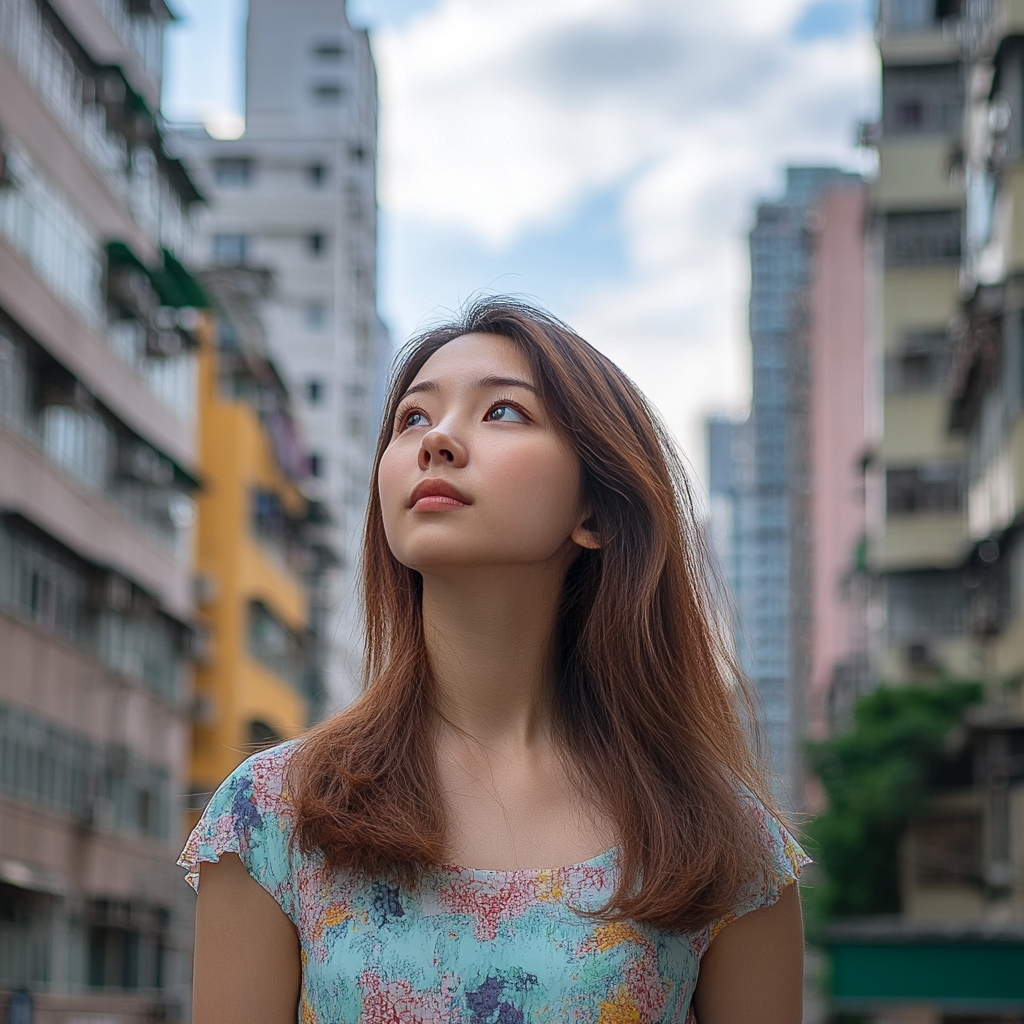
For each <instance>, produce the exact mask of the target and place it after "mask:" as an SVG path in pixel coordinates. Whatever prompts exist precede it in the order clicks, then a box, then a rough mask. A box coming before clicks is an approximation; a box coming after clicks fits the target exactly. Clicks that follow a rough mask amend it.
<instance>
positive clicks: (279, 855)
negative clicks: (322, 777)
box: [178, 742, 296, 921]
mask: <svg viewBox="0 0 1024 1024" xmlns="http://www.w3.org/2000/svg"><path fill="white" fill-rule="evenodd" d="M294 749H295V743H294V742H290V743H285V744H282V745H280V746H278V747H273V748H271V749H270V750H266V751H262V752H261V753H259V754H255V755H253V756H252V757H250V758H249V759H248V760H246V761H243V762H242V763H241V764H240V765H239V766H238V767H237V768H236V769H235V770H234V771H233V772H232V773H231V774H230V775H229V776H228V777H227V778H226V779H225V780H224V781H223V782H222V783H221V785H220V787H219V788H218V789H217V792H216V793H214V794H213V797H212V798H211V800H210V802H209V804H207V806H206V810H205V811H204V812H203V815H202V817H201V818H200V819H199V823H198V824H197V825H196V827H195V828H194V829H193V830H192V834H191V835H190V836H189V838H188V842H187V843H186V844H185V849H184V850H182V853H181V857H180V858H179V859H178V864H179V865H180V866H181V867H183V868H185V870H186V876H185V878H186V881H187V882H188V883H189V884H190V885H191V886H192V888H193V889H195V890H196V892H198V891H199V865H200V864H202V863H203V862H204V861H205V862H207V863H216V862H217V861H219V860H220V857H221V854H224V853H237V854H238V857H239V859H240V860H241V861H242V863H243V864H244V865H245V869H246V870H247V871H248V872H249V874H250V875H251V876H252V877H253V878H254V879H255V880H256V881H257V882H259V884H260V885H261V886H263V888H264V889H266V890H267V892H269V893H270V895H271V896H273V897H274V899H275V900H276V901H277V903H278V905H279V906H280V907H281V909H282V910H283V911H284V912H285V913H286V914H287V915H288V917H290V918H291V919H292V920H293V921H294V919H295V913H296V886H295V873H294V871H293V865H292V862H291V861H292V854H291V850H290V839H291V834H292V828H293V823H294V813H293V810H292V806H291V803H290V801H289V799H288V793H287V789H286V785H285V770H286V768H287V766H288V762H289V760H290V759H291V754H292V753H293V752H294Z"/></svg>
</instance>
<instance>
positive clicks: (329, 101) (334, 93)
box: [313, 82, 345, 107]
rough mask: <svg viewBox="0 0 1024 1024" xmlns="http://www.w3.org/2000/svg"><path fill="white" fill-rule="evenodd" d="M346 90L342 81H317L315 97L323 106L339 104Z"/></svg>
mask: <svg viewBox="0 0 1024 1024" xmlns="http://www.w3.org/2000/svg"><path fill="white" fill-rule="evenodd" d="M344 94H345V90H344V88H343V87H342V84H341V82H317V83H316V85H314V86H313V99H314V100H315V101H316V102H317V103H319V104H322V105H323V106H325V107H327V106H337V105H338V104H339V103H340V102H341V98H342V96H343V95H344Z"/></svg>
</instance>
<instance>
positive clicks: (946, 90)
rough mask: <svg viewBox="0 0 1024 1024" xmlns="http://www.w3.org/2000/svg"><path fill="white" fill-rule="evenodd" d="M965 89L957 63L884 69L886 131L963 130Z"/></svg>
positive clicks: (945, 132)
mask: <svg viewBox="0 0 1024 1024" xmlns="http://www.w3.org/2000/svg"><path fill="white" fill-rule="evenodd" d="M963 103H964V89H963V79H962V77H961V71H960V66H959V65H957V64H935V65H912V66H908V67H900V66H896V67H886V68H884V69H883V72H882V131H883V134H884V135H952V134H956V133H958V132H959V130H960V127H961V119H962V115H963Z"/></svg>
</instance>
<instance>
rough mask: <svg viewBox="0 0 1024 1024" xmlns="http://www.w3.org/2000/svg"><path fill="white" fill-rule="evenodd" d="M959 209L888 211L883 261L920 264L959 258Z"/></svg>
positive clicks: (950, 260)
mask: <svg viewBox="0 0 1024 1024" xmlns="http://www.w3.org/2000/svg"><path fill="white" fill-rule="evenodd" d="M961 219H962V218H961V213H960V211H959V210H936V211H927V212H921V213H890V214H888V215H887V216H886V218H885V265H886V266H887V267H924V266H937V265H942V264H949V263H958V262H959V260H960V225H961Z"/></svg>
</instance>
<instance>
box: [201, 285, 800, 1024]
mask: <svg viewBox="0 0 1024 1024" xmlns="http://www.w3.org/2000/svg"><path fill="white" fill-rule="evenodd" d="M364 588H365V603H366V645H367V650H366V688H365V693H364V695H363V697H362V698H361V699H360V700H359V701H358V702H357V703H356V704H354V705H353V706H352V707H350V708H348V709H347V710H345V711H343V712H342V713H341V714H339V715H337V716H335V717H334V718H331V719H329V720H328V721H326V722H324V723H323V724H322V725H320V726H318V727H317V728H316V729H314V730H313V731H312V732H311V733H310V734H309V735H308V736H307V737H305V738H304V739H302V740H300V741H296V742H291V743H286V744H283V745H282V746H279V747H276V748H274V749H272V750H269V751H266V752H264V753H261V754H258V755H256V756H255V757H251V758H250V759H249V760H248V761H246V762H245V763H244V764H243V765H241V767H239V768H238V769H237V770H236V771H235V772H234V773H233V774H232V775H231V776H230V777H229V778H228V779H227V781H226V782H225V783H224V784H223V785H222V786H221V788H220V789H219V790H218V791H217V793H216V795H215V796H214V797H213V800H212V801H211V803H210V805H209V807H208V808H207V810H206V812H205V814H204V816H203V819H202V820H201V821H200V823H199V825H198V826H197V827H196V829H195V831H194V832H193V834H192V837H191V838H190V839H189V842H188V845H187V846H186V848H185V852H184V853H183V855H182V861H181V863H182V864H183V866H185V867H187V869H188V871H189V877H190V880H191V881H192V883H193V884H194V885H196V886H197V887H198V892H199V901H198V910H197V922H196V959H195V989H194V1017H193V1020H194V1022H195V1024H257V1022H258V1024H289V1022H292V1021H295V1020H296V1019H298V1020H299V1021H301V1022H306V1024H310V1022H319V1024H348V1022H351V1024H356V1022H365V1024H383V1022H391V1021H395V1022H403V1024H406V1022H408V1024H414V1022H415V1024H420V1022H422V1024H434V1022H437V1024H441V1022H456V1021H458V1022H464V1024H485V1022H486V1024H513V1022H525V1021H533V1022H547V1021H563V1020H564V1021H576V1022H594V1024H618V1022H623V1024H624V1022H627V1021H628V1022H639V1024H648V1022H654V1021H666V1022H667V1021H678V1022H682V1021H684V1020H686V1019H687V1017H688V1014H691V1013H694V1012H695V1014H696V1018H697V1019H698V1020H699V1022H700V1024H755V1022H756V1024H799V1022H800V1020H801V986H802V934H801V922H800V906H799V901H798V897H797V891H796V886H795V885H793V884H791V883H792V882H793V881H794V880H795V878H796V875H797V873H798V871H799V868H800V865H801V864H802V863H803V862H804V861H805V859H806V858H805V857H804V856H803V852H802V851H801V850H800V848H799V846H797V845H796V843H795V842H794V841H793V839H792V838H791V837H790V836H789V834H788V833H787V832H786V831H785V829H784V828H783V827H782V826H781V825H780V824H779V821H778V819H777V817H776V815H775V813H774V811H773V809H772V804H771V798H770V795H769V792H768V789H767V786H766V782H765V775H764V773H763V772H762V770H761V768H760V767H759V765H758V762H757V761H756V759H755V758H754V756H753V755H752V754H751V752H750V749H749V747H748V744H747V739H746V732H745V725H744V723H745V722H749V721H750V707H749V705H748V704H746V703H745V702H744V696H743V694H744V692H745V691H744V690H743V682H742V678H741V676H740V674H739V672H738V671H736V669H735V668H734V662H733V658H732V655H731V652H730V647H729V645H728V644H727V643H726V642H724V641H723V639H722V638H721V637H720V635H719V626H720V621H721V618H722V615H721V603H720V602H717V601H716V600H715V597H714V595H713V594H712V593H711V591H710V589H709V583H708V575H707V573H706V569H705V552H704V548H703V542H702V540H701V535H700V530H699V526H698V525H697V524H696V522H695V520H694V513H693V509H692V505H691V502H690V497H689V492H688V490H687V485H686V481H685V478H684V473H683V470H682V468H681V466H680V463H679V461H678V458H677V456H676V454H675V450H674V448H673V446H672V443H671V442H670V440H669V439H668V437H667V435H666V433H665V431H664V429H663V428H662V427H661V425H660V424H659V422H658V420H657V418H656V416H655V414H654V413H653V412H652V411H651V409H650V408H649V406H648V405H647V404H646V402H645V401H644V399H643V398H642V396H641V395H640V394H639V393H638V392H637V390H636V388H635V387H634V386H633V384H632V383H631V382H630V381H629V380H628V379H627V378H626V377H625V376H624V375H623V374H622V372H621V371H620V370H618V369H617V368H616V367H615V366H614V365H613V364H612V363H611V362H609V360H607V359H606V358H604V357H603V356H602V355H600V354H599V353H598V352H597V351H595V350H594V349H593V348H591V347H590V346H589V345H588V344H587V343H586V342H585V341H583V340H582V339H581V338H579V337H578V336H577V335H575V334H574V333H573V332H572V331H571V330H569V328H567V327H566V326H565V325H564V324H561V323H559V322H558V321H556V320H554V319H552V318H551V317H549V316H547V315H546V314H544V313H541V312H539V311H537V310H535V309H532V308H530V307H527V306H525V305H522V304H520V303H518V302H514V301H511V300H507V299H485V300H481V301H478V302H476V303H474V304H473V305H472V306H471V307H470V308H469V309H468V310H467V311H466V312H465V313H464V314H463V315H462V316H461V317H460V318H459V319H458V320H457V321H456V322H454V323H452V324H450V325H447V326H444V327H440V328H438V329H435V330H432V331H430V332H429V333H427V334H425V335H424V336H423V337H421V338H420V339H418V340H417V341H416V342H414V343H413V344H412V345H410V347H409V348H408V349H407V350H406V353H405V355H404V357H403V359H402V360H401V362H400V366H399V368H398V370H397V373H396V375H395V378H394V382H393V386H392V389H391V394H390V397H389V399H388V403H387V413H386V417H385V420H384V425H383V428H382V430H381V435H380V441H379V444H378V449H377V458H376V463H375V466H374V472H373V483H372V488H371V496H370V505H369V510H368V513H367V522H366V537H365V548H364ZM200 881H201V884H200ZM698 969H699V974H698Z"/></svg>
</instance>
